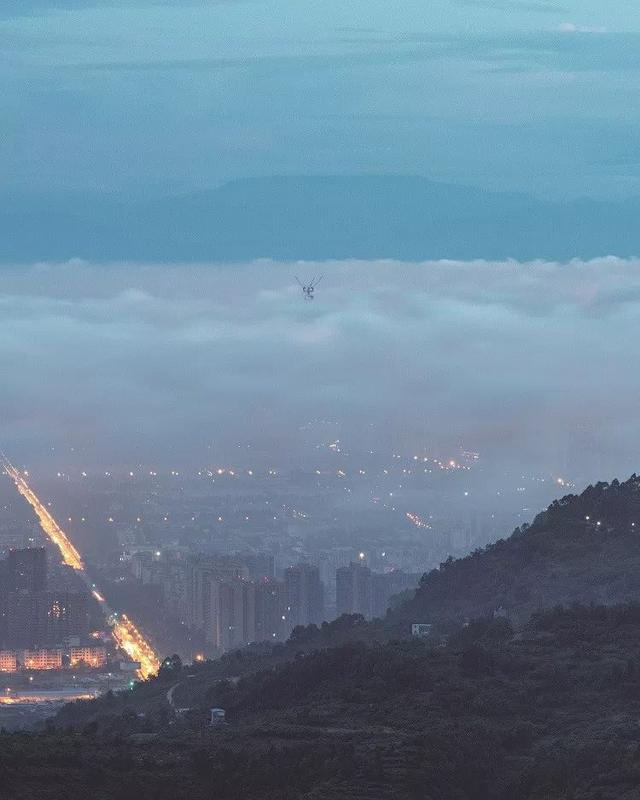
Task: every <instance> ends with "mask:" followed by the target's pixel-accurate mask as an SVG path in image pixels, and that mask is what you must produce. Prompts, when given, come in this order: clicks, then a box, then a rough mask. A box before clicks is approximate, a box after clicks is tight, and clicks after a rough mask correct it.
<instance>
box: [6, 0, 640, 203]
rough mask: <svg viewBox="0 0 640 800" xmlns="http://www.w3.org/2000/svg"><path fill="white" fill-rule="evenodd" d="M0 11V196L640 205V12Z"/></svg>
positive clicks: (589, 6) (45, 2)
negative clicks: (411, 186)
mask: <svg viewBox="0 0 640 800" xmlns="http://www.w3.org/2000/svg"><path fill="white" fill-rule="evenodd" d="M92 5H93V4H92V3H91V2H84V1H83V0H66V2H65V0H57V1H56V0H9V2H7V0H4V2H3V3H2V7H1V8H0V48H1V50H0V58H1V59H2V61H1V63H2V70H0V115H1V118H2V125H3V129H4V135H3V136H2V137H0V175H1V177H2V181H3V185H4V187H5V190H9V191H18V192H20V193H21V194H27V195H31V194H33V193H36V194H43V195H47V194H49V193H51V192H56V193H59V192H64V191H69V190H74V191H81V192H84V191H88V190H91V191H93V190H98V191H104V190H108V191H110V192H115V193H116V194H123V195H126V196H145V197H149V196H151V197H153V196H159V195H162V194H164V193H167V192H181V191H191V190H193V189H201V188H210V187H214V186H216V185H218V184H220V183H221V182H224V181H227V180H231V179H235V178H243V177H254V176H267V175H275V174H296V175H306V174H313V175H318V174H361V173H369V174H370V173H377V174H388V173H395V174H397V173H402V174H415V175H422V176H425V177H428V178H432V179H437V180H442V181H448V182H454V183H465V184H473V185H476V186H479V187H482V188H491V189H498V190H517V191H524V192H528V193H533V194H537V195H540V196H543V197H548V198H564V197H568V196H579V195H589V196H592V197H596V198H603V197H620V196H626V195H635V194H640V137H639V135H638V130H639V123H640V103H638V90H639V88H640V5H639V4H636V3H631V2H618V3H605V2H603V0H598V2H596V0H558V1H557V2H555V0H553V1H552V0H550V1H549V2H545V0H523V1H522V2H519V1H518V0H494V1H493V2H492V0H486V1H485V0H457V2H456V1H452V0H429V2H425V0H411V2H407V1H406V0H405V1H404V2H395V3H389V2H386V1H385V2H380V1H379V0H349V2H344V0H340V1H339V2H336V0H324V1H323V2H320V1H319V0H316V1H315V2H312V1H311V0H266V1H265V0H247V2H244V1H243V0H236V1H235V2H234V1H233V0H231V1H230V2H206V3H204V2H203V3H193V4H185V3H184V2H170V1H168V0H165V2H162V3H156V4H153V3H151V2H143V0H129V1H128V2H125V1H124V0H123V1H122V2H117V0H112V2H109V3H101V4H100V8H93V7H92Z"/></svg>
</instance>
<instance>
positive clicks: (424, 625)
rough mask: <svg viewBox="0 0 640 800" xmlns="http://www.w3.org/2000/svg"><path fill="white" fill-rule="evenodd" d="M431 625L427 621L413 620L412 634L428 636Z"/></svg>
mask: <svg viewBox="0 0 640 800" xmlns="http://www.w3.org/2000/svg"><path fill="white" fill-rule="evenodd" d="M431 628H432V625H431V623H429V622H414V623H413V625H412V626H411V635H412V636H420V637H424V636H430V635H431Z"/></svg>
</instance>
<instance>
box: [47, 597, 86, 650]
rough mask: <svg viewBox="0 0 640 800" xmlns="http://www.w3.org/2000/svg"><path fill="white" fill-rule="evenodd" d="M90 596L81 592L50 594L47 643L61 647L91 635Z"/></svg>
mask: <svg viewBox="0 0 640 800" xmlns="http://www.w3.org/2000/svg"><path fill="white" fill-rule="evenodd" d="M89 628H90V620H89V596H88V595H87V594H84V593H81V592H48V593H47V597H46V642H47V644H48V645H59V644H62V642H64V641H65V639H70V638H71V637H78V638H80V639H83V638H85V637H87V636H88V635H89Z"/></svg>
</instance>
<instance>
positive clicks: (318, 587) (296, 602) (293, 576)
mask: <svg viewBox="0 0 640 800" xmlns="http://www.w3.org/2000/svg"><path fill="white" fill-rule="evenodd" d="M284 581H285V585H286V590H287V614H288V617H289V622H290V626H291V628H295V627H296V625H309V624H311V623H316V624H318V623H320V622H322V620H323V617H324V587H323V585H322V582H321V581H320V571H319V570H318V567H314V566H312V565H311V564H296V566H294V567H288V568H287V569H286V570H285V573H284Z"/></svg>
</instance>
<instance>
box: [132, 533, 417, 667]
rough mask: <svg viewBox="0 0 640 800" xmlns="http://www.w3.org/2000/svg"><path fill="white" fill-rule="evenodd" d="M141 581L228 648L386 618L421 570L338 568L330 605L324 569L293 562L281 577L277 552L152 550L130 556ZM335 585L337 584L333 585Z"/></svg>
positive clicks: (178, 617) (180, 619) (214, 646)
mask: <svg viewBox="0 0 640 800" xmlns="http://www.w3.org/2000/svg"><path fill="white" fill-rule="evenodd" d="M130 566H131V570H132V572H133V574H134V575H135V577H136V578H137V579H138V580H140V581H141V582H142V583H146V584H155V585H157V586H159V587H160V588H161V590H162V597H163V603H164V606H165V610H166V613H167V616H168V617H170V618H171V619H172V620H173V621H175V622H176V623H178V624H180V625H183V626H186V627H187V628H188V629H189V630H191V631H193V632H194V633H195V634H197V635H199V636H200V637H201V638H202V639H203V641H204V642H205V644H206V645H207V646H208V648H210V649H211V650H214V651H217V652H218V653H223V652H225V651H227V650H231V649H233V648H235V647H241V646H242V645H245V644H249V643H251V642H260V641H284V640H286V639H287V638H288V637H289V635H290V634H291V632H292V630H293V629H294V628H295V627H296V626H299V625H309V624H312V623H313V624H320V623H321V622H323V621H325V620H330V619H333V618H335V617H336V616H340V615H342V614H362V615H364V616H365V617H366V618H368V619H370V618H373V617H376V616H384V614H385V613H386V610H387V608H388V606H389V600H390V598H391V597H392V596H393V595H395V594H398V593H399V592H402V591H404V590H406V589H415V588H416V587H417V585H418V581H419V579H420V575H412V574H408V573H404V572H399V571H396V572H388V573H375V572H372V571H371V569H369V567H368V566H366V565H365V564H364V563H351V564H350V565H349V566H348V567H343V568H340V569H338V570H337V572H336V595H337V596H336V602H333V593H332V602H330V603H328V602H327V596H326V594H327V593H326V591H325V584H324V582H323V581H322V580H321V572H320V569H319V567H318V566H316V565H313V564H309V563H300V564H295V565H292V566H289V567H286V568H285V569H284V570H283V571H282V572H281V574H280V575H279V576H278V577H276V575H275V574H274V573H275V566H274V559H273V556H269V555H267V554H264V555H248V556H229V555H199V556H194V555H189V554H187V553H185V552H181V551H180V550H175V549H174V550H165V551H153V550H152V549H150V548H145V549H141V550H138V551H137V552H133V553H132V554H131V555H130ZM332 588H333V587H332Z"/></svg>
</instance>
